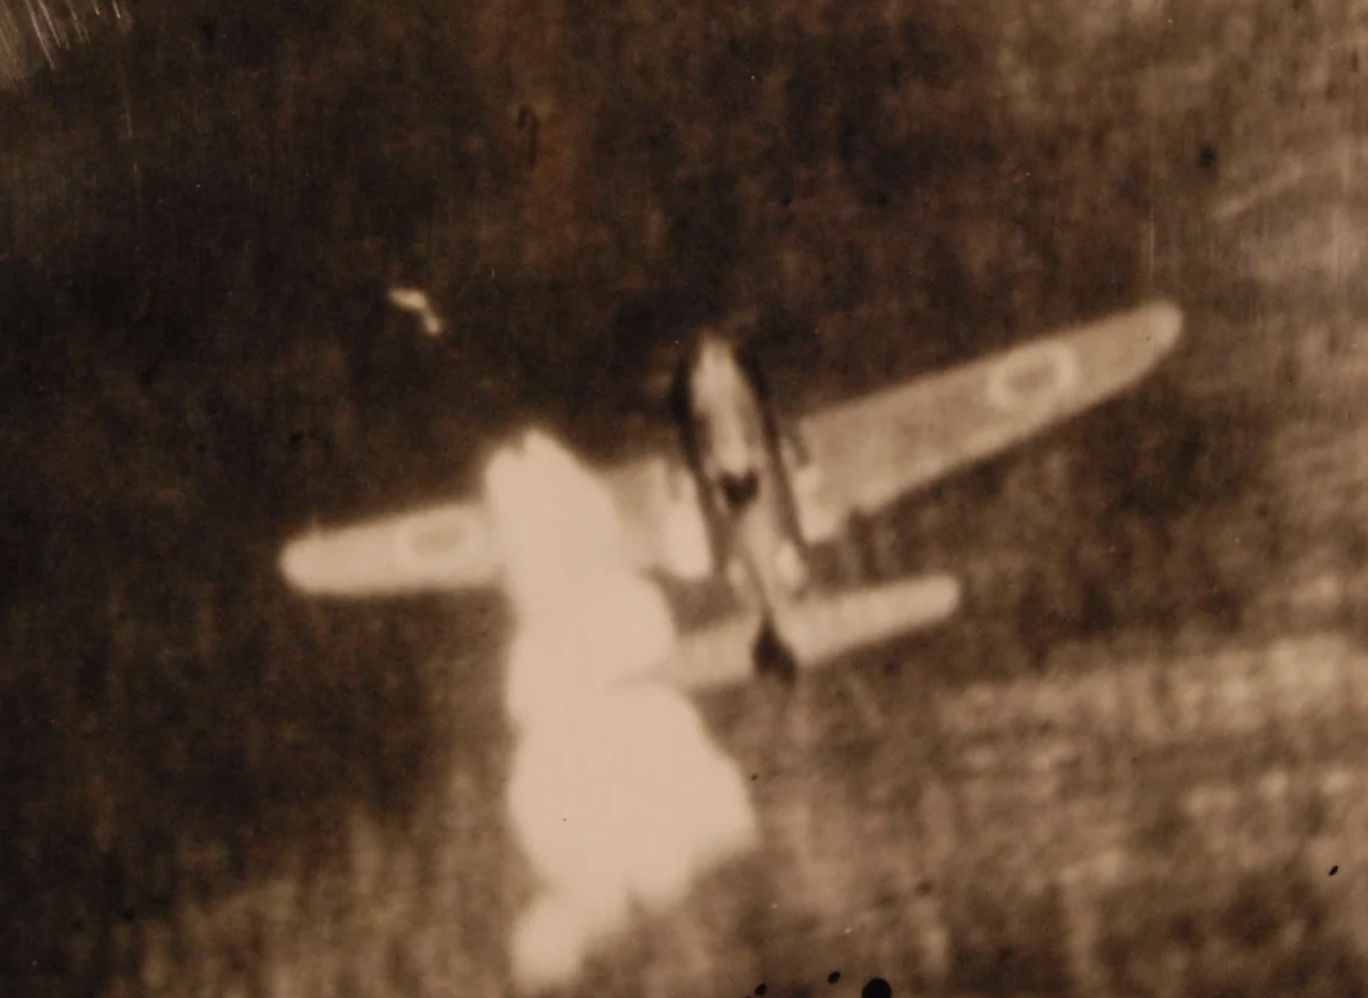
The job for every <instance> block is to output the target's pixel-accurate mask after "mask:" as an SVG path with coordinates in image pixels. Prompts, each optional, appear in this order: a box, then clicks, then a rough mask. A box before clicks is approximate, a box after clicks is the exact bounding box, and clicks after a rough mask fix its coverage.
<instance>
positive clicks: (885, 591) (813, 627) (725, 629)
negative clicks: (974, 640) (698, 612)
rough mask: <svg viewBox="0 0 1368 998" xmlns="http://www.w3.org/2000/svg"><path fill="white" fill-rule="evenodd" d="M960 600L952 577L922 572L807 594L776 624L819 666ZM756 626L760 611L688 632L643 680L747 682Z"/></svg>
mask: <svg viewBox="0 0 1368 998" xmlns="http://www.w3.org/2000/svg"><path fill="white" fill-rule="evenodd" d="M959 602H960V584H959V581H958V580H957V579H955V578H953V577H951V576H948V575H931V576H921V577H919V578H912V579H903V580H900V581H898V582H892V583H887V584H885V585H880V586H872V587H865V588H860V589H852V590H846V591H842V592H835V593H824V594H819V595H816V596H812V597H809V598H808V599H805V600H803V601H802V602H801V603H796V604H794V605H792V606H791V607H789V608H788V611H787V613H786V615H785V616H784V617H783V619H782V620H781V621H780V629H781V631H782V632H783V634H784V637H785V639H786V640H787V641H788V642H789V644H790V645H791V646H792V648H793V651H794V653H795V655H796V656H797V658H798V665H799V667H800V668H802V669H818V668H822V667H824V666H827V665H830V664H832V663H834V662H836V661H838V660H839V659H840V658H841V657H842V656H844V655H848V654H851V653H853V652H856V651H860V650H862V649H866V648H870V647H873V646H875V645H878V644H882V643H883V642H886V641H891V640H893V639H894V638H897V637H900V636H903V635H905V634H910V633H912V632H914V631H918V630H923V629H925V628H928V627H931V626H933V625H935V624H937V623H940V622H941V621H942V620H944V619H945V618H947V617H949V616H950V615H951V614H952V613H954V612H955V610H956V609H957V608H958V606H959ZM759 627H760V617H759V615H758V614H753V613H748V614H738V615H736V616H733V617H730V618H728V619H727V620H726V621H724V622H723V623H721V624H718V625H715V626H712V627H705V628H702V629H700V630H698V631H694V632H691V633H688V634H685V635H684V636H682V637H681V638H680V640H679V642H678V644H677V645H676V647H675V653H674V654H673V655H672V656H671V657H670V659H669V661H667V662H666V663H665V664H664V665H661V666H659V667H658V668H656V669H653V670H651V671H649V672H647V673H644V674H643V675H642V676H641V677H640V678H641V679H643V680H648V681H651V682H663V683H666V684H668V685H671V686H674V687H676V688H678V689H681V690H685V691H690V692H692V691H699V690H705V689H709V688H713V687H720V686H728V685H736V684H740V683H744V682H746V681H748V680H750V679H752V678H753V677H754V661H753V658H752V648H753V646H754V644H755V639H756V636H757V634H758V632H759Z"/></svg>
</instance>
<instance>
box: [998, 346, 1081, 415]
mask: <svg viewBox="0 0 1368 998" xmlns="http://www.w3.org/2000/svg"><path fill="white" fill-rule="evenodd" d="M1077 384H1078V358H1077V356H1076V355H1075V353H1074V350H1073V348H1072V347H1071V346H1070V345H1069V344H1067V343H1048V344H1043V345H1039V346H1031V347H1028V348H1026V349H1025V350H1020V351H1016V352H1013V353H1011V354H1008V355H1007V356H1006V357H1004V358H1002V360H1001V361H999V362H998V363H997V364H994V365H993V366H992V367H991V368H990V369H989V371H988V388H987V395H988V403H989V405H991V406H992V407H993V408H994V409H998V410H1000V411H1003V412H1011V411H1014V410H1021V409H1034V408H1038V407H1041V406H1046V405H1049V404H1051V403H1052V402H1055V401H1057V400H1059V399H1061V398H1063V397H1064V396H1065V395H1067V394H1068V393H1069V392H1071V391H1073V389H1074V387H1075V386H1076V385H1077Z"/></svg>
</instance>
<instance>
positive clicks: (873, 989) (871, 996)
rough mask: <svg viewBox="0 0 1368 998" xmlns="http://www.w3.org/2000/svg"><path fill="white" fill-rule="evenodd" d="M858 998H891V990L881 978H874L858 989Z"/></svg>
mask: <svg viewBox="0 0 1368 998" xmlns="http://www.w3.org/2000/svg"><path fill="white" fill-rule="evenodd" d="M860 998H893V989H892V988H891V987H889V985H888V982H887V981H885V980H884V979H883V978H882V977H875V978H872V979H871V980H870V982H869V983H868V984H866V985H865V986H864V987H863V988H861V989H860Z"/></svg>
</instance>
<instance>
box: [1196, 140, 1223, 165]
mask: <svg viewBox="0 0 1368 998" xmlns="http://www.w3.org/2000/svg"><path fill="white" fill-rule="evenodd" d="M1217 158H1218V154H1217V152H1216V147H1215V146H1214V145H1212V144H1211V143H1210V142H1204V143H1202V148H1201V149H1200V150H1199V151H1198V153H1197V162H1199V163H1201V164H1202V169H1204V170H1214V169H1216V160H1217Z"/></svg>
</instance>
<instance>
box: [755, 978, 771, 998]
mask: <svg viewBox="0 0 1368 998" xmlns="http://www.w3.org/2000/svg"><path fill="white" fill-rule="evenodd" d="M768 990H769V987H768V986H767V985H766V984H764V983H763V982H761V983H760V984H757V985H756V986H755V993H756V994H757V995H758V996H759V998H765V992H767V991H768Z"/></svg>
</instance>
